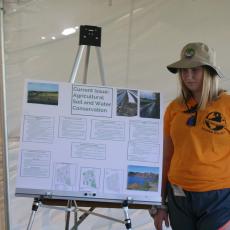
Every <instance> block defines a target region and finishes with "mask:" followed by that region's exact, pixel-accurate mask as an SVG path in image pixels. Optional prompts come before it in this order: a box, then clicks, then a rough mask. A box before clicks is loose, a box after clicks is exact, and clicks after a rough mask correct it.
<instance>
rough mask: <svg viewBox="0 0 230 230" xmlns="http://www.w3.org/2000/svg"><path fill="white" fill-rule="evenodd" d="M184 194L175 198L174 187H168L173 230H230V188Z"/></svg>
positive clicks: (185, 192) (186, 192)
mask: <svg viewBox="0 0 230 230" xmlns="http://www.w3.org/2000/svg"><path fill="white" fill-rule="evenodd" d="M184 194H185V196H175V195H174V193H173V190H172V187H171V186H170V185H169V186H168V208H169V217H170V223H171V227H172V229H173V230H218V229H220V230H222V229H223V230H230V188H228V189H221V190H213V191H208V192H188V191H184ZM221 227H223V228H222V229H221Z"/></svg>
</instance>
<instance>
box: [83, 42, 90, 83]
mask: <svg viewBox="0 0 230 230" xmlns="http://www.w3.org/2000/svg"><path fill="white" fill-rule="evenodd" d="M89 55H90V46H87V47H86V56H85V68H84V75H83V83H84V84H86V83H87V72H88V66H89Z"/></svg>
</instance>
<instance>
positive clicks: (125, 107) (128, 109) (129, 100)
mask: <svg viewBox="0 0 230 230" xmlns="http://www.w3.org/2000/svg"><path fill="white" fill-rule="evenodd" d="M137 92H138V91H137V90H128V89H118V90H117V116H127V117H132V116H136V115H137V102H138V97H137Z"/></svg>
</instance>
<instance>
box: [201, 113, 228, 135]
mask: <svg viewBox="0 0 230 230" xmlns="http://www.w3.org/2000/svg"><path fill="white" fill-rule="evenodd" d="M225 127H226V119H225V118H224V116H223V115H222V114H221V113H220V112H216V111H215V112H210V113H209V114H208V115H207V116H206V117H205V119H204V127H203V128H204V129H205V130H207V131H209V132H212V133H218V134H222V133H223V132H221V131H224V130H223V129H224V128H225Z"/></svg>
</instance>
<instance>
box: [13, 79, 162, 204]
mask: <svg viewBox="0 0 230 230" xmlns="http://www.w3.org/2000/svg"><path fill="white" fill-rule="evenodd" d="M162 149H163V146H162V95H161V94H160V93H159V92H155V91H150V90H140V89H126V88H115V87H109V86H92V85H82V84H71V83H61V82H46V81H29V80H28V81H27V82H26V83H25V92H24V103H23V114H22V122H21V138H20V151H19V160H18V172H17V183H16V195H17V196H30V197H35V196H43V197H46V196H48V197H52V198H55V199H68V200H69V199H82V200H84V199H87V200H92V201H94V200H95V201H106V202H120V201H123V200H125V199H127V198H129V199H131V200H132V201H133V203H139V204H152V203H155V202H160V200H161V198H160V197H161V196H160V194H161V180H162Z"/></svg>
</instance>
